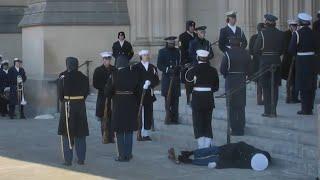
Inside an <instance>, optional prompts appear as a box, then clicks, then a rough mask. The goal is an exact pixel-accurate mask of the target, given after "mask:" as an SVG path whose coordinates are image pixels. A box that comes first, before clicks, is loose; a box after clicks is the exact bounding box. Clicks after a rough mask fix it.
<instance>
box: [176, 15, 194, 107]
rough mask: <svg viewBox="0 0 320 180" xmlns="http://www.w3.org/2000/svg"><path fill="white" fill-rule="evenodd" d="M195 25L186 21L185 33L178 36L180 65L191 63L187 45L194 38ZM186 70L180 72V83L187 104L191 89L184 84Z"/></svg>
mask: <svg viewBox="0 0 320 180" xmlns="http://www.w3.org/2000/svg"><path fill="white" fill-rule="evenodd" d="M195 26H196V23H195V22H194V21H187V23H186V31H185V32H184V33H182V34H180V35H179V49H180V53H181V64H182V65H187V64H189V63H192V59H191V58H190V57H189V45H190V42H191V41H192V40H194V38H196V36H197V35H196V33H195V32H194V30H195ZM187 70H188V68H187V67H185V68H183V69H182V70H181V82H182V83H184V84H185V89H186V95H187V103H188V104H189V103H190V94H191V89H190V87H188V86H187V83H186V82H185V74H186V71H187Z"/></svg>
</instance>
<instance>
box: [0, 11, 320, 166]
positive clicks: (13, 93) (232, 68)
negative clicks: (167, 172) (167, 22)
mask: <svg viewBox="0 0 320 180" xmlns="http://www.w3.org/2000/svg"><path fill="white" fill-rule="evenodd" d="M225 16H226V25H225V27H223V28H221V30H220V35H219V39H218V41H216V42H213V43H211V42H210V41H208V40H207V39H206V30H207V27H206V26H196V23H195V22H194V21H187V22H186V31H185V32H183V33H182V34H180V35H179V36H178V37H176V36H169V37H167V38H165V39H164V41H165V47H163V48H162V49H160V50H159V52H158V57H157V59H156V64H152V62H153V61H151V59H152V58H151V52H150V51H149V50H147V49H142V50H140V51H139V52H138V56H139V62H135V63H134V62H131V59H132V57H133V56H134V50H133V47H132V45H131V44H130V42H128V41H127V40H126V36H125V33H124V32H119V33H118V40H117V41H116V42H114V43H113V46H112V51H107V52H102V53H100V55H101V66H99V67H97V68H96V69H95V71H94V74H93V81H92V82H93V87H94V88H95V89H97V92H98V96H97V102H96V114H95V115H96V117H97V119H98V121H99V123H101V139H102V143H103V144H109V143H115V146H116V149H117V156H116V157H115V160H116V161H118V162H129V161H130V160H131V159H132V158H134V155H133V154H132V149H133V139H134V138H136V140H137V141H141V142H144V141H152V138H151V130H152V129H153V127H154V122H153V104H154V102H155V101H156V100H157V99H156V96H155V89H156V88H157V86H158V85H160V90H161V96H163V98H164V102H165V103H164V104H163V110H165V116H164V117H163V118H164V120H165V121H164V122H165V124H166V125H170V126H172V125H178V124H179V97H180V96H181V84H183V85H184V87H185V90H186V98H187V103H188V105H189V106H190V107H191V109H192V120H193V121H192V122H193V130H194V138H195V139H196V140H197V142H198V149H195V150H192V151H188V150H186V151H181V152H180V153H179V155H178V156H176V152H175V150H174V149H173V148H171V149H169V151H168V153H169V155H168V157H169V159H171V160H173V161H174V162H176V163H185V164H194V165H200V166H208V167H210V168H249V169H250V168H252V169H254V170H257V171H261V170H265V169H266V168H267V167H268V165H269V164H270V162H271V156H270V154H269V153H268V152H266V151H264V150H260V149H258V148H255V147H253V146H251V145H249V144H247V143H245V142H238V143H227V144H225V145H223V146H216V145H215V143H214V142H215V139H214V136H213V132H212V114H213V109H214V108H215V107H216V106H221V105H220V104H217V103H215V96H214V93H215V92H217V91H218V90H219V81H220V82H221V81H222V80H221V79H219V77H223V79H225V80H224V82H225V87H224V88H225V93H224V94H223V95H221V96H223V97H225V98H226V107H225V108H226V109H227V114H228V121H229V123H230V124H229V125H230V126H228V131H229V133H230V135H232V136H243V135H244V134H245V124H246V111H245V107H246V84H248V83H249V82H251V81H253V82H255V83H256V84H257V93H256V94H257V105H262V106H264V112H262V116H264V117H267V118H272V117H276V116H277V115H278V114H281V112H278V111H277V104H278V96H279V95H278V94H279V86H280V85H281V81H282V79H284V80H286V94H287V98H286V103H300V104H301V109H300V110H299V111H298V112H297V116H298V115H312V114H313V112H314V100H315V95H316V89H317V86H318V85H317V75H318V73H319V72H320V59H319V57H320V56H319V52H320V42H319V41H320V11H319V12H318V15H317V18H318V20H317V21H315V22H314V23H313V24H312V17H311V16H310V15H309V14H307V13H299V14H298V15H297V18H296V19H294V20H288V30H287V31H285V32H283V31H280V30H279V29H278V28H277V20H278V18H277V17H276V16H274V15H273V14H265V16H264V18H265V21H264V22H261V23H259V24H258V25H257V34H255V35H253V36H252V37H251V38H250V40H249V44H248V41H247V38H246V36H245V34H244V32H243V30H242V29H241V28H240V27H239V26H237V12H235V11H230V12H227V13H226V14H225ZM311 25H312V28H310V27H311ZM177 39H178V43H177ZM217 43H218V47H219V49H220V50H221V52H222V53H223V56H222V58H221V61H219V62H221V64H220V66H219V68H218V70H219V71H218V70H217V69H216V68H215V67H213V66H212V65H211V62H212V60H213V58H214V52H213V48H212V46H213V45H215V44H217ZM176 44H178V47H177V46H176ZM247 46H248V49H247ZM0 58H1V60H2V58H3V57H2V56H0ZM22 64H23V63H22V60H21V59H19V58H15V59H14V60H13V64H12V67H10V65H11V63H10V62H9V61H8V60H2V61H1V71H0V91H1V94H0V95H1V96H0V113H1V115H2V116H6V115H8V116H9V117H10V118H11V119H15V118H20V119H25V115H24V106H26V105H27V103H26V100H25V96H24V83H26V80H27V76H26V73H25V71H24V69H23V67H22ZM78 66H79V61H78V59H77V58H76V57H68V58H66V70H65V71H64V72H62V73H60V75H59V78H58V96H59V100H60V102H61V110H60V112H61V113H60V121H59V127H58V134H59V135H61V144H62V147H63V148H62V149H63V157H64V165H66V166H71V165H72V162H73V149H75V152H76V155H77V163H78V164H80V165H83V164H85V159H86V137H87V136H89V128H88V120H87V115H86V106H85V101H86V98H87V96H88V94H89V79H88V77H87V76H85V75H84V74H83V73H81V72H80V71H79V70H78ZM219 74H221V75H222V76H219ZM159 75H160V76H161V78H160V77H159ZM160 79H161V81H160ZM16 107H17V108H16ZM16 111H18V113H16ZM135 131H136V132H137V136H136V137H134V132H135ZM191 156H192V157H191Z"/></svg>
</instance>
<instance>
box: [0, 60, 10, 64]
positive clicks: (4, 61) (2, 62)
mask: <svg viewBox="0 0 320 180" xmlns="http://www.w3.org/2000/svg"><path fill="white" fill-rule="evenodd" d="M4 63H8V64H9V61H8V60H3V61H1V64H4Z"/></svg>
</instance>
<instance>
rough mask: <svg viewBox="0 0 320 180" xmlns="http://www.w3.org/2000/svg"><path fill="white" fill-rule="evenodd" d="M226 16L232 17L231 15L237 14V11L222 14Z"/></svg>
mask: <svg viewBox="0 0 320 180" xmlns="http://www.w3.org/2000/svg"><path fill="white" fill-rule="evenodd" d="M224 14H225V15H226V16H230V15H233V14H237V11H228V12H226V13H224Z"/></svg>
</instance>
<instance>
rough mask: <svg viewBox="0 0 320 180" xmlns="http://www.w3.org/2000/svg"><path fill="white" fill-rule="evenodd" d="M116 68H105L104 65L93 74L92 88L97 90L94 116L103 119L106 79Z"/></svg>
mask: <svg viewBox="0 0 320 180" xmlns="http://www.w3.org/2000/svg"><path fill="white" fill-rule="evenodd" d="M115 70H116V68H115V67H114V66H111V65H110V67H108V68H106V67H105V66H104V65H102V66H99V67H97V68H96V69H95V70H94V73H93V87H94V88H96V89H97V90H98V97H97V103H96V116H97V117H99V118H102V117H103V114H104V108H105V102H106V96H105V95H104V87H105V85H106V84H107V82H108V79H109V77H110V75H111V73H112V72H113V71H115ZM109 107H110V106H109Z"/></svg>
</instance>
